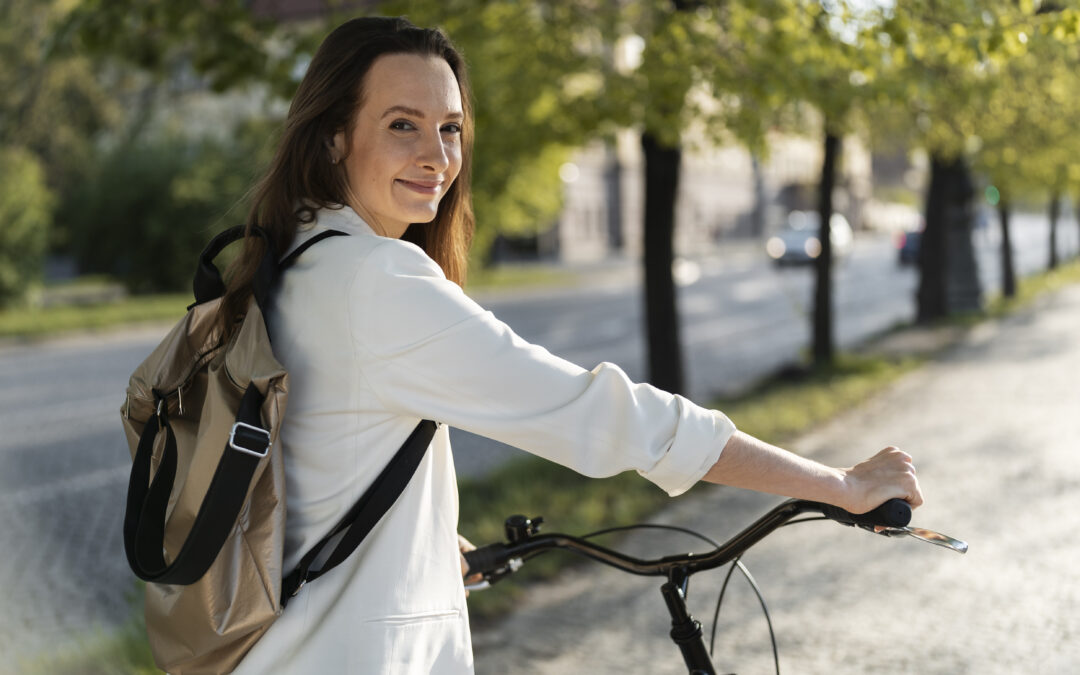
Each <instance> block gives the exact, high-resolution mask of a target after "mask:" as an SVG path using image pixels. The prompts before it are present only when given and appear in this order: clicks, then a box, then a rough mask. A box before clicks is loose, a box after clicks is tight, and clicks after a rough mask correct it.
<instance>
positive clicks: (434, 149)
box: [416, 131, 450, 173]
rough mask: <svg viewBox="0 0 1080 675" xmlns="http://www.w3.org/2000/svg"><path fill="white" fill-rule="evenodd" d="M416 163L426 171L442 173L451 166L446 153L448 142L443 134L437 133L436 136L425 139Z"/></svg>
mask: <svg viewBox="0 0 1080 675" xmlns="http://www.w3.org/2000/svg"><path fill="white" fill-rule="evenodd" d="M416 163H417V165H419V166H420V167H421V168H423V169H424V170H426V171H432V172H435V173H441V172H443V171H446V169H447V168H449V166H450V156H449V154H448V153H447V151H446V142H445V141H444V140H443V138H442V134H441V133H439V132H438V131H436V133H435V134H434V136H428V137H427V138H425V140H424V142H423V145H422V147H421V148H420V149H419V152H418V153H417V156H416Z"/></svg>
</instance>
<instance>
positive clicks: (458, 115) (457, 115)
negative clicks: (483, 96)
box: [382, 105, 465, 120]
mask: <svg viewBox="0 0 1080 675" xmlns="http://www.w3.org/2000/svg"><path fill="white" fill-rule="evenodd" d="M394 113H404V114H406V115H411V116H412V117H418V118H420V119H424V117H426V115H424V113H423V112H422V111H420V110H417V109H416V108H410V107H409V106H406V105H394V106H390V107H389V108H387V109H386V112H384V113H383V114H382V116H383V117H389V116H390V115H393V114H394ZM446 117H447V118H449V119H455V120H460V119H465V114H464V113H462V112H452V113H449V114H447V115H446Z"/></svg>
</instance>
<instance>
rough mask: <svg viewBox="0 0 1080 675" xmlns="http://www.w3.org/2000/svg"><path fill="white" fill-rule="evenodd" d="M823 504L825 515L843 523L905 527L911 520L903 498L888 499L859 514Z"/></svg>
mask: <svg viewBox="0 0 1080 675" xmlns="http://www.w3.org/2000/svg"><path fill="white" fill-rule="evenodd" d="M824 506H825V508H824V509H823V512H824V513H825V515H826V516H828V517H829V518H832V519H833V520H835V521H837V522H839V523H844V524H845V525H872V526H882V527H906V526H907V524H908V523H910V522H911V504H908V503H907V502H905V501H904V500H903V499H890V500H889V501H887V502H885V503H884V504H882V505H881V506H879V507H877V508H876V509H873V510H872V511H867V512H866V513H859V514H855V513H849V512H847V511H845V510H844V509H842V508H840V507H839V506H830V505H828V504H825V505H824Z"/></svg>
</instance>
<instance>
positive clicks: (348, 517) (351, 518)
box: [281, 420, 438, 607]
mask: <svg viewBox="0 0 1080 675" xmlns="http://www.w3.org/2000/svg"><path fill="white" fill-rule="evenodd" d="M437 426H438V425H436V424H435V423H434V422H432V421H431V420H424V421H422V422H420V423H419V424H417V425H416V428H415V429H413V432H412V433H411V434H410V435H409V437H408V438H407V439H405V443H404V444H402V446H401V448H400V449H399V450H398V451H397V453H396V454H395V455H394V456H393V458H392V459H391V460H390V462H389V463H387V465H386V467H385V468H384V469H383V470H382V471H381V472H380V473H379V475H378V477H376V478H375V481H374V482H373V483H372V484H371V486H370V487H369V488H368V489H367V490H366V491H365V492H364V494H363V495H362V496H361V497H360V499H359V501H357V502H356V504H354V505H353V507H352V508H351V509H349V512H348V513H347V514H345V517H344V518H342V519H341V521H340V522H339V523H338V524H337V525H336V526H335V527H334V529H332V530H330V532H329V534H327V535H326V536H325V537H323V538H322V539H321V540H319V543H317V544H315V546H313V547H312V548H311V550H310V551H308V552H307V554H305V555H304V557H303V558H302V559H301V560H300V564H299V565H297V566H296V569H294V570H293V571H292V573H291V574H289V575H288V576H287V577H285V579H283V580H282V582H281V606H282V607H285V605H286V604H288V602H289V598H291V597H292V596H294V595H296V594H297V593H299V592H300V589H301V588H303V586H304V584H306V583H307V582H309V581H313V580H315V579H318V578H319V577H320V576H322V575H323V574H326V573H327V572H329V571H330V570H332V569H333V568H335V567H337V566H338V565H339V564H341V562H342V561H343V560H345V559H346V558H348V557H349V555H351V554H352V552H353V551H355V550H356V547H357V546H359V545H360V542H362V541H363V540H364V537H366V536H367V535H368V533H369V532H371V530H372V528H374V527H375V525H376V523H378V522H379V521H380V520H381V519H382V517H383V516H384V515H385V514H386V512H387V511H389V510H390V507H391V506H393V505H394V502H396V501H397V498H398V497H399V496H400V495H401V493H402V492H404V491H405V486H407V485H408V484H409V481H410V480H411V479H412V477H413V474H415V473H416V467H418V466H420V460H422V459H423V458H424V453H425V452H427V448H428V445H430V444H431V439H432V438H433V437H434V436H435V430H436V428H437ZM342 532H344V533H345V534H344V536H342V537H341V540H340V541H339V542H338V544H337V546H336V547H335V548H334V551H333V553H331V554H330V557H328V558H327V559H326V562H325V563H323V565H322V566H321V567H320V568H319V569H318V570H312V569H311V566H312V564H313V563H314V562H315V561H316V560H318V559H319V557H320V555H321V554H322V552H323V551H324V550H325V549H326V547H327V545H329V543H330V542H331V541H332V540H333V539H334V538H335V537H337V536H338V535H341V534H342Z"/></svg>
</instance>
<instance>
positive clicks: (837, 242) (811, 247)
mask: <svg viewBox="0 0 1080 675" xmlns="http://www.w3.org/2000/svg"><path fill="white" fill-rule="evenodd" d="M819 222H821V221H820V216H818V214H817V212H815V211H792V212H791V213H789V214H788V217H787V223H786V225H785V227H784V228H783V229H781V230H779V231H778V232H776V233H775V234H774V235H772V236H771V237H769V239H768V240H767V241H766V242H765V252H766V253H767V254H768V255H769V257H770V258H772V259H773V260H774V261H776V264H777V265H785V264H789V263H790V264H798V263H811V262H813V261H814V260H816V259H817V258H818V256H820V255H821V241H820V240H819V239H818V236H819V234H820V229H821V228H820V227H819V226H818V223H819ZM829 236H830V241H831V243H832V254H833V256H834V257H836V258H842V257H844V256H846V255H847V254H848V253H850V252H851V247H852V242H853V240H854V236H853V234H852V232H851V225H850V224H849V223H848V221H847V218H845V217H844V216H843V215H841V214H839V213H834V214H832V217H831V218H830V219H829Z"/></svg>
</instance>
